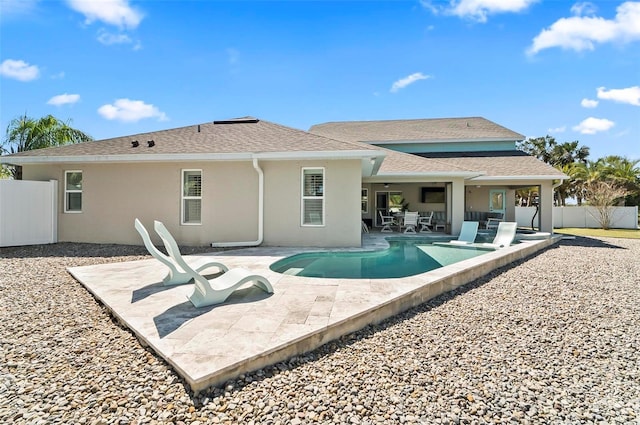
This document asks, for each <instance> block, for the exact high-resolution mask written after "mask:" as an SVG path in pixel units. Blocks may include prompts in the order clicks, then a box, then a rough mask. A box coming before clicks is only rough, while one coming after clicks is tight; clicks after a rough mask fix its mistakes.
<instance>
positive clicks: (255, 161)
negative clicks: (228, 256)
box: [211, 158, 264, 248]
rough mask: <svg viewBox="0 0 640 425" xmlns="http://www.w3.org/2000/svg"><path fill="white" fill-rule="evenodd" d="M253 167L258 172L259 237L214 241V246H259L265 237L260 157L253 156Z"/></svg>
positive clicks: (262, 173) (262, 176)
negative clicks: (237, 240) (236, 240)
mask: <svg viewBox="0 0 640 425" xmlns="http://www.w3.org/2000/svg"><path fill="white" fill-rule="evenodd" d="M253 168H255V170H256V172H257V173H258V239H256V240H255V241H244V242H213V243H212V244H211V247H212V248H229V247H241V246H258V245H260V244H262V240H263V239H264V172H263V171H262V168H260V165H258V158H253Z"/></svg>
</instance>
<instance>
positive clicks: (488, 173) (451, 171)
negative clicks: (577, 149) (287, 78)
mask: <svg viewBox="0 0 640 425" xmlns="http://www.w3.org/2000/svg"><path fill="white" fill-rule="evenodd" d="M309 131H310V132H311V133H313V134H317V135H321V136H325V137H329V138H334V139H337V140H342V141H345V142H359V143H365V144H367V145H369V146H375V147H378V148H385V149H388V150H391V151H392V152H389V154H388V155H387V158H386V159H385V161H384V162H383V163H382V166H381V167H380V169H379V170H378V172H377V173H375V175H372V176H365V177H363V190H362V196H363V202H362V205H363V206H362V213H363V217H365V218H368V219H369V220H371V221H372V222H373V223H374V225H375V224H376V223H377V220H378V219H379V216H380V214H379V213H378V212H379V211H385V210H388V209H391V210H393V209H397V208H399V207H400V206H399V205H398V203H399V200H400V201H403V203H404V204H405V205H406V204H409V209H411V210H413V211H438V212H440V217H442V220H443V221H444V222H445V228H447V230H449V225H450V229H451V231H452V232H453V233H458V232H459V231H460V227H461V225H462V221H463V220H464V219H465V217H466V218H469V219H474V220H476V219H477V217H487V214H496V215H497V216H502V217H503V218H504V219H505V220H507V221H515V191H516V190H517V189H519V188H525V187H531V186H536V187H538V193H539V194H540V202H539V204H540V205H539V209H540V213H539V215H538V216H537V218H538V226H537V227H538V228H539V229H541V230H543V231H546V232H552V231H553V223H552V218H553V217H552V215H553V186H554V181H556V182H558V181H559V180H560V181H561V180H562V179H564V178H567V176H566V175H564V174H563V173H561V172H560V171H558V170H557V169H555V168H553V167H551V166H550V165H548V164H545V163H543V162H542V161H540V160H538V159H537V158H535V157H532V156H530V155H527V154H526V153H524V152H522V151H520V150H518V149H517V148H516V143H517V142H519V141H522V140H524V139H525V137H524V136H523V135H522V134H518V133H516V132H514V131H512V130H509V129H507V128H505V127H503V126H500V125H498V124H496V123H494V122H491V121H489V120H487V119H485V118H482V117H466V118H440V119H415V120H388V121H347V122H330V123H324V124H318V125H314V126H313V127H311V129H310V130H309ZM400 153H403V154H404V155H400ZM407 153H408V154H411V155H412V157H411V158H407V156H406V154H407ZM365 197H366V198H367V201H368V202H367V206H365V202H364V198H365ZM476 212H477V213H478V214H475V213H476Z"/></svg>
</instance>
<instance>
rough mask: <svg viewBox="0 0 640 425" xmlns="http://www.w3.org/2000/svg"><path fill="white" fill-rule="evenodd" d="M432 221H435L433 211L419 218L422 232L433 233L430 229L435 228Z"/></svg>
mask: <svg viewBox="0 0 640 425" xmlns="http://www.w3.org/2000/svg"><path fill="white" fill-rule="evenodd" d="M431 220H433V211H431V212H430V213H429V215H421V216H420V217H418V225H419V226H420V231H421V232H429V233H431V229H430V227H432V226H433V224H432V223H431Z"/></svg>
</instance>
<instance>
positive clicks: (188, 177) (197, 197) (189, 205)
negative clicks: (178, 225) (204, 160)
mask: <svg viewBox="0 0 640 425" xmlns="http://www.w3.org/2000/svg"><path fill="white" fill-rule="evenodd" d="M182 224H202V170H182Z"/></svg>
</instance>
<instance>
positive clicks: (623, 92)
mask: <svg viewBox="0 0 640 425" xmlns="http://www.w3.org/2000/svg"><path fill="white" fill-rule="evenodd" d="M598 99H605V100H613V101H614V102H618V103H628V104H629V105H635V106H640V86H633V87H627V88H626V89H611V90H607V89H606V88H604V87H598Z"/></svg>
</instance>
